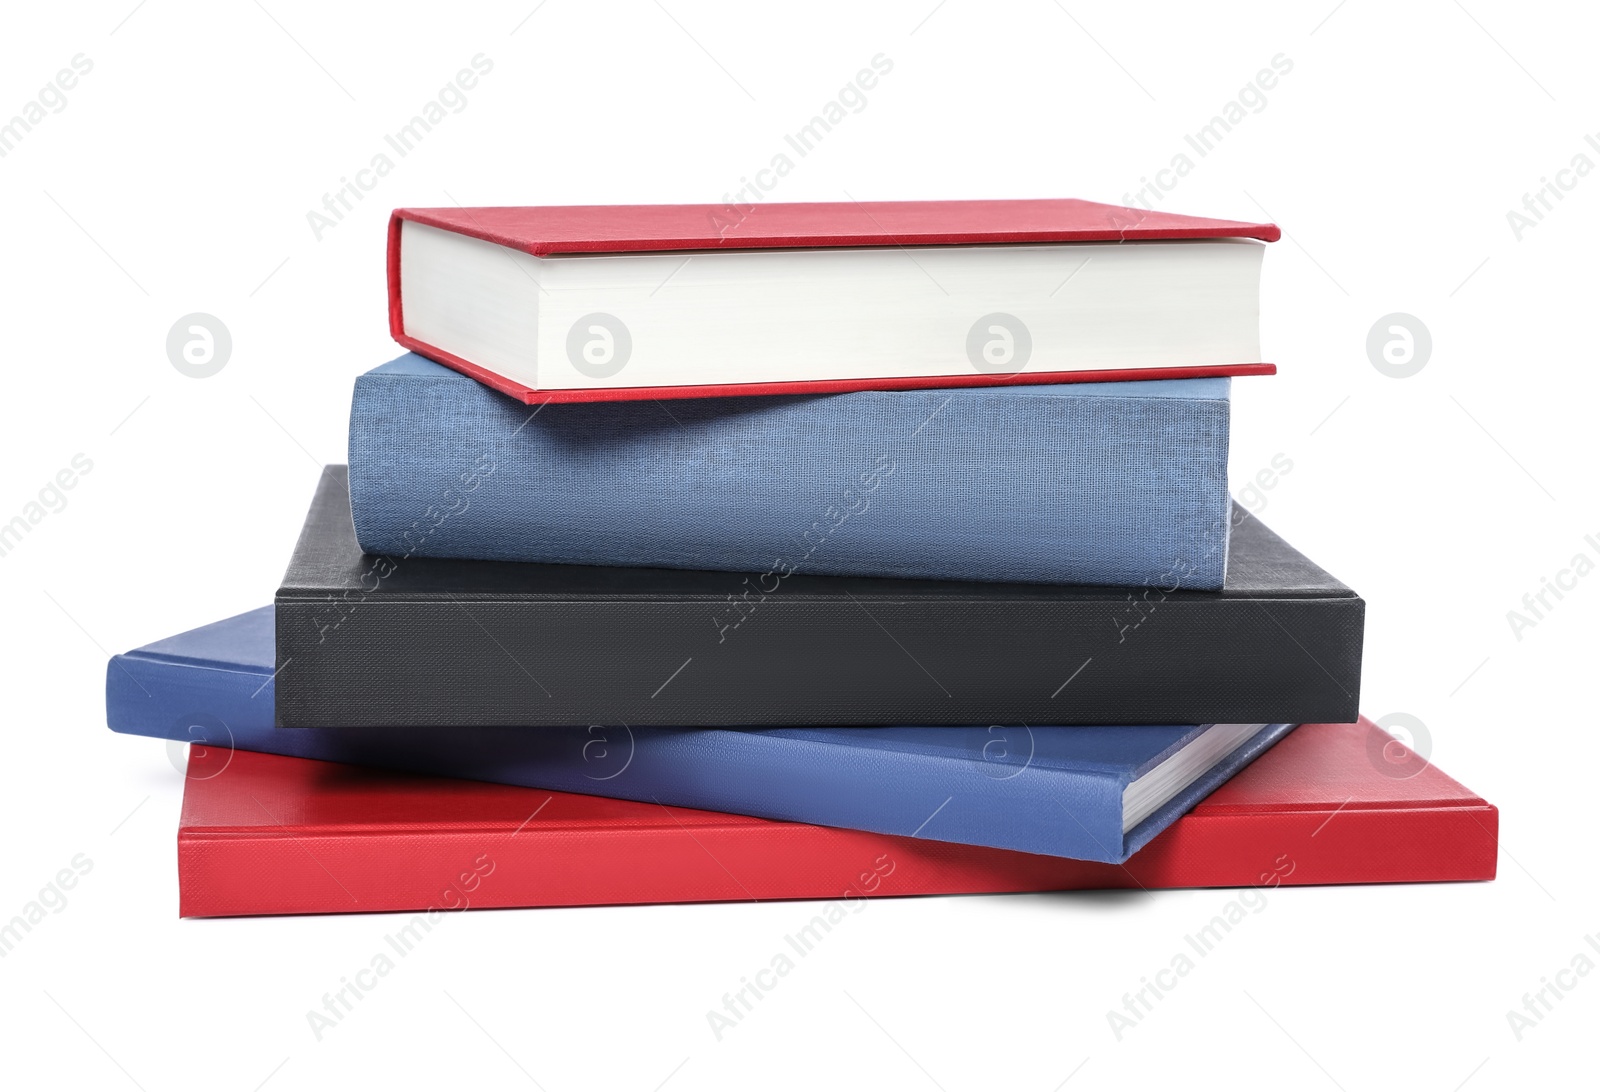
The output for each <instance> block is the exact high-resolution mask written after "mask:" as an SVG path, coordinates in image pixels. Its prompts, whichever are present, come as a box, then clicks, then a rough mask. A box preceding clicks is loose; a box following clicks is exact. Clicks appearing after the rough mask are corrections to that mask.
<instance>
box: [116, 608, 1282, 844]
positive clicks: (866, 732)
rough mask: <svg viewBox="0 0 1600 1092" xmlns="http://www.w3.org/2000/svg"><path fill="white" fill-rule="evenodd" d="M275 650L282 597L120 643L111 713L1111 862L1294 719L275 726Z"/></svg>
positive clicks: (300, 746) (357, 758) (500, 776)
mask: <svg viewBox="0 0 1600 1092" xmlns="http://www.w3.org/2000/svg"><path fill="white" fill-rule="evenodd" d="M273 662H274V658H273V626H272V608H271V607H264V608H262V609H261V610H257V611H251V612H250V613H249V614H242V615H239V616H238V617H235V618H229V619H225V620H224V621H221V622H215V623H213V624H211V625H209V626H204V627H202V628H200V629H196V630H191V631H190V632H188V633H181V634H179V635H177V636H176V637H169V638H167V639H166V640H164V641H157V642H155V643H153V644H150V645H146V646H145V647H144V648H138V649H134V650H133V651H131V652H127V653H124V654H123V655H121V656H113V657H112V658H111V662H110V664H109V665H107V668H106V720H107V723H108V724H109V725H110V726H111V728H112V729H113V730H114V731H118V732H128V733H132V734H135V735H145V736H156V737H158V738H164V739H169V740H178V741H183V742H186V743H193V744H204V745H206V746H208V747H215V748H223V749H235V748H236V749H238V750H244V751H264V752H267V753H269V754H280V755H293V756H295V757H298V758H315V759H322V760H325V761H330V762H347V763H353V764H357V765H366V766H377V767H382V768H387V769H396V770H406V771H409V772H413V773H425V774H434V775H438V776H443V777H461V778H470V779H473V780H477V781H496V782H501V783H504V784H508V785H526V786H528V787H530V788H541V789H557V790H560V791H562V792H577V793H585V794H588V795H591V796H610V797H616V798H619V799H623V800H641V801H646V802H656V803H661V804H670V805H675V806H678V807H686V808H703V809H706V810H709V811H723V812H732V813H734V814H737V815H756V816H761V817H763V818H767V819H785V820H791V821H796V822H804V823H816V824H820V825H822V826H832V827H845V828H848V829H854V830H871V831H876V832H878V833H880V834H899V835H905V836H908V837H912V838H927V839H930V840H933V841H940V842H964V843H967V844H969V845H979V846H994V847H997V848H1000V849H1017V850H1022V851H1024V852H1028V853H1043V854H1048V855H1051V856H1056V857H1076V858H1080V859H1083V860H1090V861H1107V862H1111V863H1120V862H1122V861H1125V860H1127V859H1128V857H1129V856H1130V855H1131V854H1132V853H1133V852H1134V851H1136V850H1138V849H1139V848H1140V847H1141V846H1143V845H1144V844H1145V843H1147V842H1148V841H1150V839H1151V838H1154V837H1155V836H1156V835H1157V834H1159V833H1161V831H1163V830H1165V829H1166V828H1167V827H1169V826H1171V825H1172V823H1173V822H1174V821H1175V820H1176V819H1177V818H1178V817H1179V816H1180V815H1182V814H1183V813H1184V812H1186V811H1188V810H1189V809H1190V808H1192V807H1194V806H1195V805H1196V804H1198V803H1199V802H1200V801H1201V800H1203V799H1205V798H1206V797H1207V796H1208V795H1210V794H1211V792H1212V791H1213V790H1214V789H1216V788H1217V786H1219V785H1221V784H1222V783H1223V782H1224V781H1226V780H1228V778H1230V777H1232V776H1233V775H1234V774H1236V773H1238V772H1239V771H1240V770H1241V769H1243V768H1244V767H1245V766H1247V765H1248V764H1249V763H1250V762H1252V761H1254V760H1255V758H1256V756H1258V755H1260V754H1261V753H1262V752H1264V751H1266V750H1267V748H1269V747H1271V746H1272V744H1274V743H1276V742H1277V741H1278V740H1279V739H1281V738H1282V737H1283V736H1284V735H1286V734H1287V733H1288V732H1289V731H1290V729H1291V728H1292V725H1288V724H1185V725H1122V726H1118V727H1059V726H1048V727H1041V726H1038V725H1034V726H1027V725H1010V726H1002V725H993V726H979V727H972V728H918V727H907V728H761V729H731V728H647V727H640V726H635V727H632V728H630V727H628V726H627V725H622V724H610V725H591V726H585V727H577V728H462V727H454V728H448V729H432V728H274V727H273V725H272V701H273V685H274V679H275V676H274V674H273ZM285 670H286V671H293V670H294V666H293V665H292V664H291V665H290V666H288V667H287V668H285ZM216 776H219V777H226V776H227V769H226V767H225V766H224V768H223V769H222V771H221V772H220V773H218V774H217V775H216Z"/></svg>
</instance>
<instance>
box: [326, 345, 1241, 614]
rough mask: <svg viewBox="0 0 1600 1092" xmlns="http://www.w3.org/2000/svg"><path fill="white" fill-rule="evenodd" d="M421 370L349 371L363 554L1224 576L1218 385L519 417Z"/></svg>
mask: <svg viewBox="0 0 1600 1092" xmlns="http://www.w3.org/2000/svg"><path fill="white" fill-rule="evenodd" d="M417 363H421V362H417ZM425 367H426V368H429V369H433V373H432V374H429V373H428V372H426V371H425V372H421V373H393V372H391V373H383V372H377V373H370V374H368V375H364V376H362V377H360V378H359V379H357V381H356V385H355V394H354V399H353V402H352V409H351V420H350V491H351V504H352V510H353V516H354V521H355V527H356V533H357V536H358V538H359V540H360V543H361V545H362V547H363V549H365V550H366V551H367V552H369V553H374V554H383V555H386V556H390V557H402V558H406V557H455V558H467V559H477V560H500V561H533V562H553V563H570V564H583V565H623V566H639V565H644V566H665V567H671V568H687V569H720V570H726V571H732V572H741V573H743V572H748V573H760V574H769V576H770V579H772V580H775V581H779V582H781V581H782V580H784V579H786V578H787V577H788V576H790V575H792V574H794V573H816V574H833V575H854V576H890V577H913V578H935V579H982V580H990V581H1025V582H1042V583H1069V584H1100V585H1117V586H1122V585H1129V586H1141V585H1146V584H1159V585H1160V586H1163V587H1168V588H1174V589H1177V588H1190V589H1202V590H1209V589H1215V588H1218V587H1220V586H1221V584H1222V577H1223V569H1224V565H1225V561H1226V557H1227V537H1228V532H1229V527H1230V520H1229V503H1230V502H1229V500H1228V495H1227V449H1228V417H1229V403H1228V397H1227V385H1226V381H1225V380H1199V381H1186V383H1185V384H1184V387H1185V390H1186V391H1189V392H1190V393H1189V394H1187V395H1185V396H1174V397H1168V396H1160V397H1156V396H1151V395H1149V394H1148V390H1149V389H1150V386H1151V385H1150V384H1146V383H1129V384H1119V385H1118V386H1119V387H1125V388H1126V393H1104V392H1103V385H1097V386H1101V387H1102V393H1095V394H1089V395H1085V394H1079V393H1074V390H1075V388H1073V387H1071V386H1062V387H1057V388H1051V389H1048V390H1046V391H1045V392H1044V393H1041V392H1040V388H1034V387H1030V388H1018V389H1016V390H1015V391H1013V390H1002V389H992V390H987V391H967V390H936V391H914V392H904V393H899V394H890V393H882V392H875V391H861V392H855V393H850V394H844V395H838V396H832V397H816V398H800V397H789V398H762V399H740V398H733V399H726V398H724V399H696V400H685V401H683V402H681V403H675V404H674V406H673V408H672V409H670V410H669V409H666V408H665V407H664V406H663V405H661V404H658V403H656V402H654V401H646V402H638V403H634V402H628V403H612V404H606V405H544V406H540V407H538V408H537V409H536V410H534V411H530V410H528V409H527V408H526V407H524V406H519V405H517V404H515V403H513V402H510V401H508V400H507V399H505V398H504V397H502V396H500V395H498V394H496V393H495V392H493V391H490V390H488V389H486V388H485V387H484V386H482V385H480V384H479V383H475V382H472V381H470V380H467V379H464V378H462V377H461V376H458V375H455V374H453V373H450V372H448V371H446V370H444V369H442V368H437V369H435V368H434V366H432V365H425ZM1141 389H1143V390H1145V391H1146V393H1140V392H1141ZM1002 438H1003V440H1004V442H1003V443H1002V442H998V441H999V440H1000V439H1002Z"/></svg>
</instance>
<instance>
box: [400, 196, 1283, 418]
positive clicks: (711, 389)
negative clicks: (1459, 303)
mask: <svg viewBox="0 0 1600 1092" xmlns="http://www.w3.org/2000/svg"><path fill="white" fill-rule="evenodd" d="M408 224H412V225H417V226H418V227H419V228H421V229H422V230H423V231H424V232H428V231H439V232H448V233H451V234H453V235H457V236H460V237H464V238H467V239H472V240H480V241H481V242H483V243H485V244H492V245H493V246H495V247H505V248H508V250H506V251H501V252H500V254H501V255H503V256H504V257H506V258H509V259H511V261H509V262H508V261H501V260H499V259H498V258H496V259H495V260H493V261H492V263H491V268H499V269H501V270H504V269H506V268H510V267H511V266H512V265H515V264H516V259H517V258H519V257H520V256H521V255H527V256H529V257H530V258H534V259H543V258H549V257H552V256H569V257H572V256H582V255H592V254H605V255H649V254H667V253H676V252H682V253H683V254H684V255H685V256H690V255H694V254H701V255H707V254H719V253H723V254H725V253H728V252H737V251H750V250H770V251H778V250H782V251H787V252H791V253H793V252H816V251H820V250H822V249H841V248H856V249H859V248H885V249H893V250H896V251H899V252H902V253H909V251H907V249H906V248H915V247H953V246H966V247H972V246H1003V245H1009V244H1064V243H1067V244H1117V245H1120V244H1124V243H1128V244H1140V243H1160V242H1168V241H1173V240H1215V239H1233V240H1259V241H1261V242H1272V241H1274V240H1276V239H1278V238H1279V236H1280V232H1279V229H1278V228H1277V226H1276V225H1274V224H1263V223H1245V222H1238V221H1231V220H1212V219H1206V218H1202V217H1194V216H1181V215H1177V214H1174V213H1167V212H1156V211H1152V210H1148V209H1134V208H1124V207H1120V206H1115V205H1104V204H1098V203H1095V202H1092V201H1079V200H1071V199H1035V200H996V201H875V202H858V201H851V202H818V203H788V202H773V203H770V204H767V203H763V204H760V205H755V206H751V207H747V208H739V209H735V208H732V207H730V206H719V205H633V206H592V205H590V206H557V207H525V208H516V207H501V208H459V207H456V208H431V209H421V208H403V209H397V210H395V212H394V214H393V216H392V217H391V220H390V225H389V252H388V285H389V327H390V332H391V334H392V336H393V337H394V339H395V340H396V341H397V342H399V343H400V344H401V345H403V346H404V347H405V348H407V349H410V350H412V351H414V352H418V353H421V354H422V355H424V356H427V357H428V358H430V359H432V360H436V361H439V362H440V363H442V364H446V365H448V366H450V367H452V368H455V369H456V370H458V371H460V372H462V373H464V374H466V375H469V376H471V377H472V378H473V379H475V380H477V381H479V382H481V383H484V384H486V385H488V386H490V387H493V388H495V389H496V390H499V391H501V392H502V393H504V394H508V395H510V396H511V397H513V398H516V399H518V400H519V401H522V402H525V403H529V404H532V403H535V402H537V403H547V402H551V401H597V400H629V399H662V398H696V397H721V396H729V395H767V394H783V393H788V394H817V393H829V392H839V391H846V390H907V389H917V388H924V387H962V386H995V385H1005V384H1015V383H1060V382H1080V381H1084V380H1102V381H1103V380H1125V379H1177V378H1187V377H1192V376H1196V375H1270V374H1272V373H1273V372H1274V371H1275V369H1274V367H1273V366H1272V365H1271V364H1268V363H1264V362H1260V361H1258V360H1254V359H1240V360H1234V359H1232V358H1231V357H1225V358H1224V359H1226V363H1221V362H1200V361H1198V360H1197V359H1195V358H1192V357H1191V358H1190V359H1186V360H1178V359H1177V358H1173V360H1172V361H1171V362H1168V361H1167V360H1166V359H1165V357H1163V359H1162V360H1161V361H1159V362H1156V363H1155V364H1154V366H1150V363H1149V362H1146V364H1145V365H1142V366H1138V367H1120V368H1119V367H1117V366H1115V365H1114V364H1105V363H1096V362H1095V361H1094V360H1093V359H1087V360H1079V359H1078V358H1077V356H1076V355H1073V356H1072V357H1071V360H1070V363H1069V365H1068V366H1066V367H1063V368H1048V369H1045V370H1037V369H1036V370H1035V371H1034V372H1032V373H1031V374H1012V373H1013V372H1016V371H1019V370H1020V369H1006V370H1002V372H1000V373H995V372H992V371H990V370H988V369H984V370H978V369H974V368H969V367H967V366H966V364H965V362H964V361H963V362H962V363H961V364H960V365H959V366H958V367H957V368H955V369H954V370H952V371H945V370H944V369H936V370H937V371H939V372H942V373H943V374H895V373H891V374H878V375H867V374H853V372H852V369H850V368H849V367H845V368H844V369H843V371H842V372H831V373H829V376H828V377H827V378H792V377H788V376H785V377H784V378H782V379H779V380H776V381H773V380H769V379H760V378H757V379H750V378H746V377H744V376H743V375H742V374H741V373H739V372H738V371H737V370H736V371H734V372H732V373H730V374H732V375H735V376H739V378H737V379H732V380H729V381H720V380H719V381H710V382H699V381H697V382H692V383H665V384H664V383H655V384H646V385H642V386H641V385H624V384H623V381H622V380H621V379H620V378H618V379H617V380H615V381H614V382H613V381H610V380H607V381H606V382H605V383H604V384H591V385H580V386H578V387H576V388H563V387H560V386H556V387H554V388H553V389H552V386H551V384H548V383H546V384H543V385H542V388H541V386H539V385H536V384H534V383H532V382H530V381H526V380H519V379H517V378H513V377H512V376H510V375H508V374H507V372H506V369H505V367H504V365H503V364H501V363H499V362H495V361H489V360H486V359H484V358H482V357H479V358H478V359H468V358H467V357H466V356H462V355H460V354H459V353H458V352H453V351H450V348H449V347H447V346H441V345H439V344H437V343H435V342H436V341H439V340H445V339H444V338H443V337H441V336H440V335H439V334H438V333H436V332H434V333H430V332H429V331H428V330H426V329H423V330H421V331H420V334H421V335H422V336H419V332H418V331H413V330H411V329H410V328H409V327H408V323H407V317H406V309H405V307H404V306H403V294H404V293H403V286H404V282H405V279H406V274H403V264H402V259H403V254H404V252H405V246H404V245H403V243H402V240H403V232H404V229H405V227H406V225H408ZM672 264H673V265H676V264H677V262H676V261H674V262H673V263H672ZM908 268H911V267H910V266H909V265H908ZM461 273H462V270H460V269H456V270H455V271H454V274H453V275H452V276H447V277H446V278H445V279H447V280H450V279H455V280H456V281H457V282H458V283H459V282H460V280H461V278H460V274H461ZM522 275H523V277H524V279H526V280H529V281H534V282H535V283H537V281H536V278H535V277H534V275H533V274H532V273H531V272H530V271H529V270H528V269H526V268H523V269H522ZM734 279H735V280H736V279H737V277H734ZM1050 280H1051V284H1052V285H1054V284H1056V283H1057V281H1058V278H1053V277H1052V278H1050ZM936 281H937V279H936ZM1118 281H1119V283H1120V281H1121V277H1120V275H1119V276H1118ZM925 287H926V286H925ZM933 287H934V288H937V289H938V292H939V293H940V294H942V295H943V296H944V297H948V296H949V291H948V290H946V289H945V288H944V287H943V285H942V283H935V284H934V286H933ZM1046 291H1048V288H1046V289H1044V290H1041V291H1040V292H1039V293H1038V295H1039V296H1040V297H1041V298H1046V297H1045V293H1046ZM1134 291H1138V290H1137V289H1135V290H1134ZM1202 291H1203V289H1202ZM874 294H876V293H874ZM656 295H657V293H656V292H651V293H650V297H651V298H652V300H653V298H654V297H655V296H656ZM982 295H983V293H981V292H980V293H979V296H982ZM1054 296H1055V293H1054V292H1051V293H1050V297H1054ZM1113 298H1114V297H1113ZM551 300H552V297H551V296H550V294H548V293H544V292H542V291H541V292H540V295H539V296H538V297H537V301H538V302H539V303H540V304H541V305H543V304H544V303H546V302H550V301H551ZM660 302H662V304H663V306H666V305H668V304H669V303H670V301H665V300H664V301H660ZM1048 302H1049V303H1051V304H1056V303H1058V302H1060V301H1058V300H1056V299H1054V298H1048ZM513 310H517V309H513ZM957 310H960V308H957ZM1091 311H1092V313H1094V314H1102V313H1104V312H1105V308H1104V307H1100V306H1097V307H1095V308H1092V309H1091ZM589 317H593V316H592V315H591V316H589ZM972 317H973V318H976V317H978V315H977V313H974V315H973V316H972ZM497 321H510V320H497ZM474 322H475V324H476V328H477V330H479V331H481V330H482V328H483V327H482V323H481V321H478V319H476V318H475V320H474ZM424 325H425V324H424ZM543 325H545V326H549V323H548V322H545V323H543ZM560 325H562V326H563V328H564V325H565V324H564V322H563V323H562V324H560ZM918 328H920V327H919V326H913V327H912V329H913V330H914V329H918ZM1154 328H1155V327H1154V326H1151V325H1148V324H1146V325H1143V326H1140V325H1138V324H1136V325H1135V326H1134V328H1133V329H1134V331H1135V334H1136V335H1142V334H1144V333H1150V332H1152V331H1153V329H1154ZM547 332H548V331H547ZM806 333H807V331H805V330H804V329H800V330H794V329H791V330H790V334H791V337H794V336H805V335H806ZM430 339H432V340H430ZM1098 340H1099V341H1100V342H1105V343H1108V344H1112V345H1116V344H1122V345H1126V344H1127V343H1128V342H1129V341H1130V340H1131V339H1130V337H1128V336H1126V335H1124V336H1121V337H1110V338H1101V339H1098ZM1188 340H1189V341H1191V342H1193V343H1194V344H1195V345H1196V346H1198V344H1199V340H1200V339H1198V338H1195V337H1190V338H1189V339H1188ZM837 347H838V346H837V343H835V349H837ZM458 348H459V347H458ZM462 351H465V350H462ZM1256 351H1257V353H1259V346H1257V347H1256ZM469 355H473V354H469ZM720 355H721V354H718V356H719V357H720ZM953 355H959V354H953ZM1092 355H1093V354H1091V357H1092ZM1168 355H1170V354H1168ZM808 358H809V359H812V360H815V359H816V355H815V354H808ZM911 363H916V364H917V365H918V366H919V367H925V366H926V365H927V361H926V360H918V361H915V362H911Z"/></svg>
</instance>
